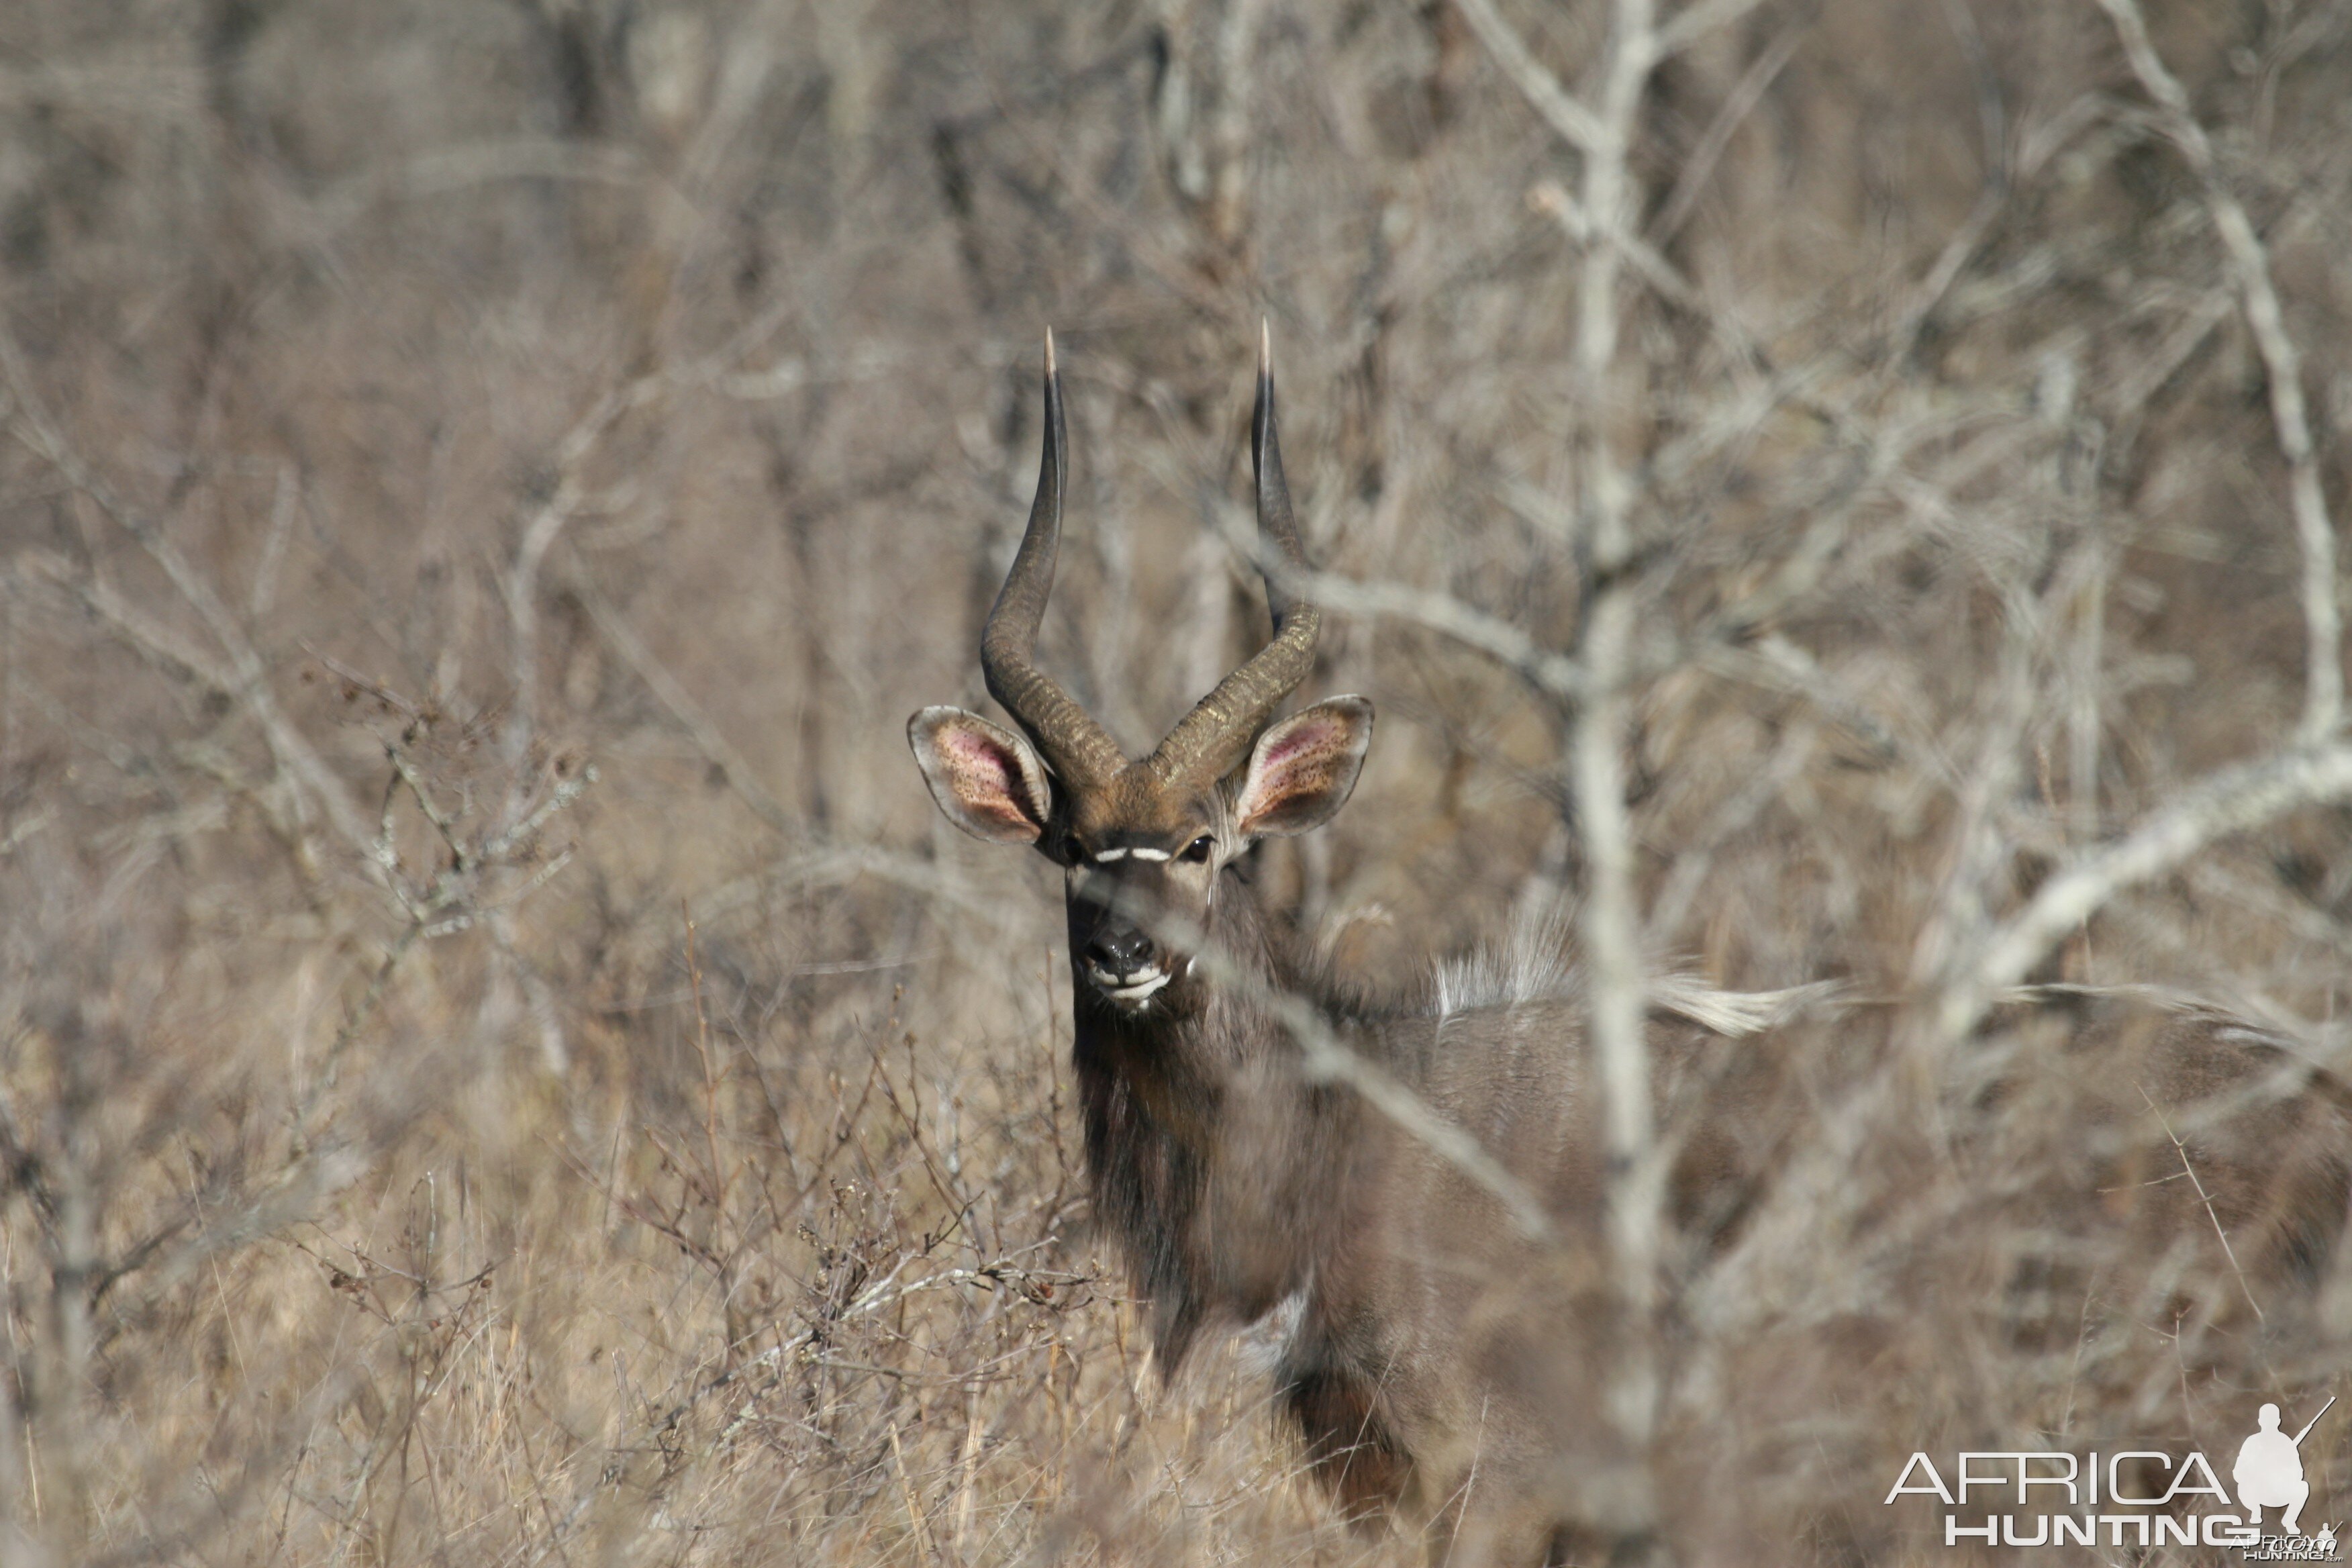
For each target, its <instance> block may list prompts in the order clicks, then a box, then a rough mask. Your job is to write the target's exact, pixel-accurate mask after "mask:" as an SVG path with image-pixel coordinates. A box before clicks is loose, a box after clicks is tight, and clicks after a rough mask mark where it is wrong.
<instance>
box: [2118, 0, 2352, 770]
mask: <svg viewBox="0 0 2352 1568" xmlns="http://www.w3.org/2000/svg"><path fill="white" fill-rule="evenodd" d="M2098 4H2099V8H2100V9H2101V10H2103V11H2105V13H2106V14H2107V16H2108V17H2109V19H2110V20H2112V21H2113V22H2114V23H2115V26H2116V36H2117V37H2119V38H2121V39H2122V41H2123V47H2124V58H2126V59H2127V60H2129V61H2130V62H2131V68H2132V74H2133V75H2134V76H2136V77H2137V78H2138V79H2139V84H2140V86H2141V87H2142V88H2144V89H2146V90H2147V95H2148V96H2149V97H2150V98H2152V99H2154V100H2156V102H2157V107H2158V110H2159V111H2160V117H2161V123H2162V124H2163V126H2164V130H2165V132H2166V134H2168V136H2170V137H2171V138H2172V141H2173V144H2174V145H2175V146H2177V147H2179V149H2180V152H2181V155H2182V156H2183V157H2185V158H2186V159H2188V161H2189V167H2190V168H2191V169H2192V170H2194V171H2195V172H2196V174H2197V177H2198V179H2199V180H2200V182H2201V183H2202V184H2203V185H2204V187H2205V205H2206V210H2207V212H2208V213H2209V214H2210V216H2211V217H2212V220H2213V228H2214V231H2215V232H2216V233H2218V234H2219V235H2220V236H2221V247H2222V248H2223V249H2224V250H2225V251H2227V252H2228V253H2229V258H2230V267H2231V271H2232V272H2233V273H2235V274H2236V277H2237V281H2238V292H2239V294H2240V296H2241V298H2242V301H2243V304H2244V307H2245V312H2246V325H2247V327H2248V328H2249V329H2250V330H2251V331H2252V333H2253V338H2254V347H2255V349H2256V350H2257V352H2259V353H2261V354H2262V356H2263V374H2264V377H2265V379H2266V380H2268V382H2269V383H2270V398H2271V426H2272V429H2273V433H2274V434H2275V436H2276V437H2277V441H2278V449H2279V456H2281V457H2282V458H2285V459H2286V466H2287V493H2288V498H2289V502H2290V504H2291V506H2292V508H2293V510H2294V529H2295V537H2296V541H2297V542H2298V543H2299V544H2300V545H2301V546H2302V549H2303V622H2304V630H2305V637H2306V642H2307V647H2306V651H2305V686H2304V700H2303V724H2302V728H2301V731H2300V734H2301V738H2302V739H2303V740H2304V741H2305V742H2320V741H2324V740H2326V738H2327V737H2329V736H2331V735H2333V734H2335V733H2336V729H2337V727H2338V726H2339V725H2341V724H2342V723H2343V721H2344V665H2343V657H2344V655H2343V645H2344V611H2343V605H2342V604H2341V603H2340V602H2339V601H2338V599H2337V597H2336V529H2335V525H2334V524H2333V523H2332V522H2331V521H2329V519H2328V516H2327V497H2326V493H2325V492H2324V491H2323V490H2322V489H2321V488H2320V480H2319V456H2318V451H2317V448H2316V447H2315V446H2314V445H2313V442H2312V438H2311V417H2310V415H2309V413H2308V412H2307V411H2306V409H2305V404H2304V396H2303V360H2302V357H2301V356H2300V355H2299V354H2297V353H2296V352H2295V347H2294V340H2292V339H2291V338H2289V337H2288V336H2287V330H2286V316H2285V312H2284V310H2281V309H2280V307H2279V297H2278V289H2277V288H2276V287H2275V285H2274V284H2273V282H2272V279H2271V259H2270V252H2269V250H2268V249H2267V248H2266V247H2264V246H2263V241H2262V238H2261V237H2260V236H2259V235H2257V234H2256V233H2255V232H2254V226H2253V221H2252V219H2251V218H2249V217H2248V216H2246V209H2245V207H2244V206H2243V205H2242V204H2241V203H2240V202H2239V200H2238V198H2237V197H2236V196H2234V195H2231V193H2230V190H2229V188H2228V186H2226V185H2225V184H2223V183H2222V180H2221V165H2220V163H2219V161H2218V160H2217V159H2216V158H2215V157H2214V154H2213V144H2212V142H2211V141H2210V139H2209V138H2208V137H2207V136H2206V134H2205V127H2204V126H2203V125H2201V124H2200V123H2199V122H2198V120H2197V116H2196V114H2195V113H2194V112H2193V111H2192V110H2191V108H2190V106H2189V94H2188V92H2187V90H2186V89H2183V88H2182V87H2181V85H2180V82H2179V79H2178V78H2176V77H2175V76H2174V75H2173V74H2172V72H2171V71H2170V70H2168V69H2167V68H2166V67H2165V64H2164V60H2163V58H2162V57H2161V56H2159V55H2158V53H2157V52H2156V45H2155V44H2154V43H2153V42H2151V41H2150V40H2149V38H2148V36H2147V21H2146V19H2145V18H2143V17H2142V16H2141V15H2140V9H2139V5H2138V0H2098Z"/></svg>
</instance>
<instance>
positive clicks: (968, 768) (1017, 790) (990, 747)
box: [935, 729, 1035, 825]
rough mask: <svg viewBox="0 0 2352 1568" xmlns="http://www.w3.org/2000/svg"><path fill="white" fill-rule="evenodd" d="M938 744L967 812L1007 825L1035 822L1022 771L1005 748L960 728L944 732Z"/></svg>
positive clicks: (982, 736)
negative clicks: (1029, 806)
mask: <svg viewBox="0 0 2352 1568" xmlns="http://www.w3.org/2000/svg"><path fill="white" fill-rule="evenodd" d="M935 743H936V744H937V745H938V747H939V750H940V758H941V760H942V761H944V762H945V763H947V765H948V771H949V773H950V777H951V778H952V779H953V781H954V787H955V795H956V798H957V799H958V800H960V801H961V802H962V803H963V805H964V809H966V810H967V811H970V812H971V813H972V814H973V815H975V816H986V817H992V818H993V819H995V820H996V821H999V822H1003V823H1005V824H1007V825H1013V824H1028V823H1034V821H1035V818H1034V816H1032V815H1031V813H1030V811H1029V809H1028V795H1029V791H1028V788H1027V786H1026V784H1024V781H1023V779H1022V777H1021V769H1020V767H1019V765H1018V764H1017V763H1014V762H1013V759H1012V757H1010V756H1008V755H1007V754H1006V753H1005V751H1004V748H1003V747H1002V746H1000V745H998V744H997V743H996V742H993V741H992V740H990V739H989V738H988V737H987V736H986V735H981V734H975V733H973V732H972V731H969V730H960V729H949V730H944V731H941V732H940V734H939V736H938V737H937V739H936V742H935Z"/></svg>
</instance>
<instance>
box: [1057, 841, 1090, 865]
mask: <svg viewBox="0 0 2352 1568" xmlns="http://www.w3.org/2000/svg"><path fill="white" fill-rule="evenodd" d="M1062 845H1063V847H1065V848H1066V849H1067V850H1068V851H1069V854H1070V864H1071V865H1073V866H1091V865H1093V864H1094V861H1095V858H1094V857H1093V856H1091V855H1089V854H1087V847H1086V846H1085V845H1083V844H1081V843H1079V842H1078V841H1077V840H1076V839H1075V838H1065V839H1063V840H1062Z"/></svg>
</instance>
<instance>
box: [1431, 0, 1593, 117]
mask: <svg viewBox="0 0 2352 1568" xmlns="http://www.w3.org/2000/svg"><path fill="white" fill-rule="evenodd" d="M1454 5H1457V6H1458V7H1460V8H1461V12H1462V15H1463V16H1464V18H1465V20H1467V21H1468V22H1469V24H1470V26H1471V30H1472V31H1474V32H1475V33H1476V34H1477V35H1478V41H1479V42H1480V43H1482V44H1485V45H1486V51H1487V52H1488V53H1489V54H1491V55H1493V56H1494V57H1495V63H1496V65H1498V66H1501V67H1502V68H1503V74H1504V75H1505V76H1507V77H1509V78H1510V79H1511V85H1512V86H1514V87H1516V88H1517V89H1519V92H1520V94H1521V96H1523V97H1525V98H1526V99H1527V100H1528V104H1529V105H1530V106H1531V107H1532V108H1533V109H1534V110H1535V111H1536V112H1537V113H1538V114H1539V115H1541V116H1543V119H1544V123H1546V124H1547V125H1549V126H1550V127H1551V128H1552V129H1553V130H1554V131H1556V132H1559V137H1560V140H1562V141H1564V142H1567V143H1568V144H1569V145H1570V146H1571V147H1573V148H1575V149H1576V150H1577V151H1578V152H1580V153H1590V152H1591V151H1592V149H1593V148H1595V147H1596V146H1598V145H1600V143H1601V141H1602V139H1603V136H1604V134H1605V133H1604V132H1603V130H1602V128H1601V121H1600V119H1599V118H1598V117H1597V116H1595V115H1594V114H1593V112H1592V110H1590V109H1587V108H1586V107H1585V106H1584V105H1583V104H1581V103H1579V102H1578V101H1577V100H1575V99H1574V98H1571V97H1570V96H1569V91H1568V89H1566V88H1564V87H1562V86H1560V84H1559V78H1558V77H1556V76H1554V75H1552V73H1551V70H1550V68H1549V67H1548V66H1546V65H1545V64H1544V63H1543V62H1542V61H1541V60H1539V59H1538V58H1536V57H1535V54H1534V52H1533V51H1532V50H1530V49H1529V48H1528V46H1527V44H1526V42H1525V41H1524V40H1523V39H1521V38H1520V37H1519V35H1518V34H1517V32H1515V31H1513V30H1512V27H1511V25H1510V24H1509V23H1508V22H1506V21H1504V20H1503V17H1502V15H1501V13H1499V12H1497V11H1496V9H1495V5H1494V0H1454Z"/></svg>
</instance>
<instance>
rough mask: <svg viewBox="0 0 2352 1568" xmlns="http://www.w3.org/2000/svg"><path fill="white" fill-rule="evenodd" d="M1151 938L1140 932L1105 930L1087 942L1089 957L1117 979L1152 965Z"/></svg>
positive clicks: (1089, 960)
mask: <svg viewBox="0 0 2352 1568" xmlns="http://www.w3.org/2000/svg"><path fill="white" fill-rule="evenodd" d="M1151 957H1152V946H1151V939H1150V937H1148V936H1146V935H1144V934H1143V933H1142V932H1141V931H1105V932H1103V933H1102V934H1101V935H1100V936H1097V937H1096V938H1095V939H1094V941H1092V942H1088V943H1087V961H1088V962H1089V963H1092V964H1094V966H1095V967H1096V968H1097V969H1099V970H1101V971H1103V972H1104V973H1107V974H1108V975H1110V976H1111V977H1112V978H1113V979H1115V980H1124V979H1126V978H1127V977H1128V976H1129V975H1130V974H1136V973H1141V972H1142V971H1144V970H1146V969H1149V968H1150V967H1151Z"/></svg>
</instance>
